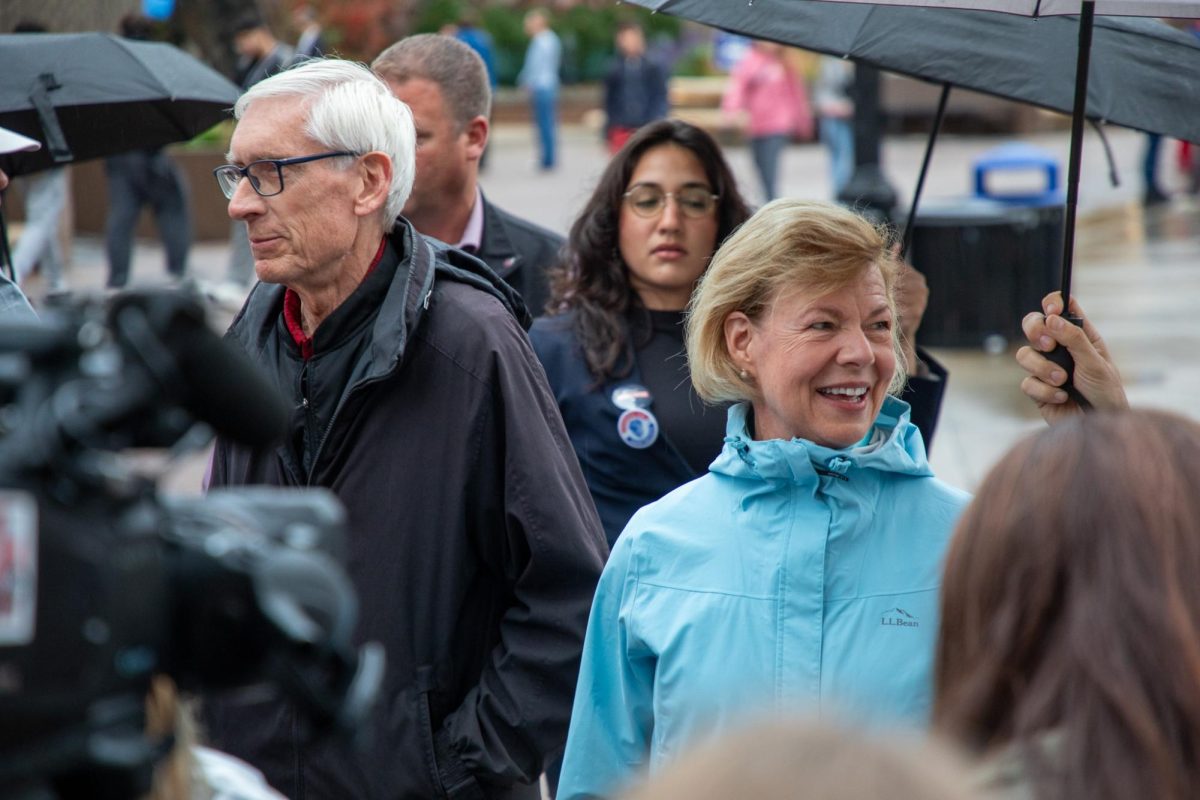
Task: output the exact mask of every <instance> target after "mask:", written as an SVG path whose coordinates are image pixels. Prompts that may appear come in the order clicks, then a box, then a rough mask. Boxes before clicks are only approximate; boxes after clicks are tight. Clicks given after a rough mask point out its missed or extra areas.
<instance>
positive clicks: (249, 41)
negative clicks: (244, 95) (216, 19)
mask: <svg viewBox="0 0 1200 800" xmlns="http://www.w3.org/2000/svg"><path fill="white" fill-rule="evenodd" d="M233 43H234V48H235V49H236V50H237V52H238V63H237V77H236V79H235V82H236V83H237V84H238V85H240V86H241V87H242V90H243V91H245V90H247V89H249V88H250V87H252V86H254V85H255V84H257V83H258V82H259V81H261V80H263V79H265V78H268V77H270V76H271V75H274V74H275V73H276V72H279V71H280V70H284V69H287V68H288V66H289V65H291V64H292V62H293V61H294V60H295V57H296V51H295V50H293V49H292V48H291V46H290V45H287V44H284V43H283V42H281V41H279V40H278V39H276V38H275V34H273V33H271V29H270V27H268V26H267V23H266V21H264V20H263V18H262V17H260V16H259V15H258V14H257V13H254V14H248V15H247V16H244V17H242V18H241V19H240V20H239V21H238V23H237V24H236V25H235V26H234V39H233ZM253 280H254V255H253V254H252V253H251V252H250V241H249V239H247V237H246V224H245V223H244V222H242V221H241V220H236V219H235V220H233V223H232V224H231V225H230V227H229V263H228V265H227V266H226V268H225V280H224V282H223V283H221V284H219V285H217V286H216V287H214V289H213V290H212V292H211V293H212V295H213V296H214V299H216V300H218V301H219V302H221V303H223V304H225V305H227V306H229V307H231V308H236V307H237V306H240V305H241V304H242V301H243V300H244V299H245V297H246V290H247V289H248V288H249V286H250V284H251V283H252V282H253Z"/></svg>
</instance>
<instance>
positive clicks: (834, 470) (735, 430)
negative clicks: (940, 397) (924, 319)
mask: <svg viewBox="0 0 1200 800" xmlns="http://www.w3.org/2000/svg"><path fill="white" fill-rule="evenodd" d="M749 414H750V406H749V404H747V403H738V404H736V405H734V406H731V407H730V409H729V417H728V422H727V424H726V427H725V447H724V449H722V450H721V454H720V455H719V456H717V459H716V460H715V461H714V462H713V463H712V465H711V467H710V469H711V470H712V471H713V472H716V473H718V474H722V475H729V476H731V477H736V478H753V479H758V480H766V481H788V482H791V483H808V484H813V485H815V483H816V479H817V477H818V476H820V475H828V474H835V475H840V476H842V477H847V478H852V477H853V471H855V470H863V469H870V470H876V471H879V472H890V473H895V474H898V475H910V476H914V477H916V476H929V475H932V474H933V471H932V470H931V469H930V468H929V462H928V461H927V460H926V458H925V445H924V444H923V443H922V441H921V434H920V432H919V431H918V430H917V427H916V426H915V425H913V424H912V423H911V422H909V405H908V403H905V402H904V401H903V400H899V399H897V398H895V397H891V396H889V397H887V398H886V399H884V401H883V407H882V408H881V409H880V410H879V416H878V417H877V418H876V420H875V424H874V425H873V426H872V427H871V431H870V432H869V433H868V434H867V436H866V438H865V440H864V441H867V442H870V444H866V445H854V446H852V447H845V448H840V449H835V448H830V447H823V446H821V445H818V444H814V443H813V442H810V441H808V440H807V439H792V440H790V441H786V440H783V439H770V440H767V441H755V440H754V439H753V437H752V436H751V435H750V431H749V425H748V419H749Z"/></svg>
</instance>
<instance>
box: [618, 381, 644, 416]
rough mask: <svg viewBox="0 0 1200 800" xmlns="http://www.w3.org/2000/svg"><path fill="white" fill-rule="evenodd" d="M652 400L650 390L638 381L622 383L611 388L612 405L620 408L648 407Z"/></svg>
mask: <svg viewBox="0 0 1200 800" xmlns="http://www.w3.org/2000/svg"><path fill="white" fill-rule="evenodd" d="M653 401H654V398H653V397H651V396H650V390H649V389H647V388H646V387H645V386H642V385H641V384H638V383H623V384H621V385H620V386H618V387H617V388H615V389H613V390H612V402H613V405H614V406H616V407H617V408H619V409H622V410H625V409H630V408H649V407H650V404H651V403H652V402H653Z"/></svg>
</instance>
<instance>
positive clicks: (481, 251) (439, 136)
mask: <svg viewBox="0 0 1200 800" xmlns="http://www.w3.org/2000/svg"><path fill="white" fill-rule="evenodd" d="M485 66H486V65H485V64H484V62H483V60H482V59H481V58H480V57H479V55H478V54H477V53H476V52H474V51H473V50H472V49H471V48H470V47H469V46H468V45H466V44H464V43H463V42H460V41H458V40H457V39H454V38H451V37H448V36H443V35H437V34H429V33H427V34H419V35H417V36H409V37H408V38H406V39H401V40H400V41H399V42H397V43H396V44H394V45H392V46H391V47H389V48H388V49H386V50H384V51H383V52H382V53H380V54H379V56H378V57H377V58H376V59H375V61H374V62H372V64H371V69H372V70H374V72H375V74H376V75H378V76H379V77H380V78H382V79H383V80H384V82H385V83H387V85H388V88H389V89H391V90H392V94H394V95H395V96H396V97H397V98H399V99H400V100H401V101H403V102H404V103H405V104H406V105H408V107H409V109H411V111H412V115H413V122H414V124H415V125H416V128H417V174H416V178H415V179H414V181H413V190H412V194H410V195H409V197H408V202H406V203H405V204H404V216H405V218H406V219H408V221H409V222H411V223H412V224H413V227H415V228H416V229H417V230H418V231H420V232H421V233H423V234H425V235H426V236H432V237H434V238H435V239H439V240H441V241H443V242H446V243H447V244H450V245H453V246H455V247H457V248H459V249H461V250H464V251H465V252H468V253H471V254H472V255H474V256H476V257H477V258H479V259H480V260H481V261H483V262H484V263H485V264H487V265H488V266H489V267H491V268H492V270H493V271H494V272H495V273H496V274H497V275H499V276H500V277H501V278H503V279H504V280H505V281H506V282H507V283H508V285H509V286H512V287H513V288H514V289H516V290H517V292H518V293H519V294H520V295H521V299H522V300H524V301H525V307H526V308H527V309H528V310H529V313H530V314H531V315H537V314H540V313H542V311H543V310H544V309H545V307H546V301H547V299H548V297H549V280H548V278H547V271H548V270H549V269H550V267H551V266H553V264H554V262H555V259H556V258H557V257H558V249H559V247H560V246H561V245H562V237H561V236H559V235H558V234H556V233H552V232H551V231H548V230H546V229H545V228H542V227H540V226H538V225H534V224H533V223H532V222H529V221H527V220H524V219H521V218H520V217H517V216H514V215H512V214H509V213H508V212H507V211H505V210H504V209H502V208H499V207H497V206H496V205H495V204H493V203H491V202H489V201H488V199H487V198H486V197H485V196H484V194H483V190H482V189H481V188H480V186H479V162H480V159H481V158H482V157H483V153H484V152H486V148H487V141H488V135H489V133H490V126H489V125H488V118H489V116H490V114H491V106H492V95H491V89H490V86H489V83H488V77H487V71H486V68H485Z"/></svg>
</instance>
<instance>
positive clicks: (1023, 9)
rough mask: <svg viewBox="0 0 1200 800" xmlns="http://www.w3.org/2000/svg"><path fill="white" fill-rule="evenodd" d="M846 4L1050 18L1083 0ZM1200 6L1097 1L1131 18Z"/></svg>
mask: <svg viewBox="0 0 1200 800" xmlns="http://www.w3.org/2000/svg"><path fill="white" fill-rule="evenodd" d="M841 1H842V2H844V3H871V4H873V5H880V6H925V7H927V8H966V9H974V10H976V11H1003V12H1004V13H1006V14H1020V15H1022V16H1026V17H1050V16H1057V15H1061V14H1078V13H1079V10H1080V7H1081V6H1082V4H1083V0H841ZM1198 6H1200V3H1197V2H1196V0H1096V13H1097V14H1107V15H1111V16H1128V17H1192V16H1195V14H1196V9H1197V7H1198Z"/></svg>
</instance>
